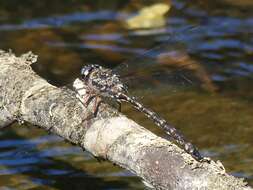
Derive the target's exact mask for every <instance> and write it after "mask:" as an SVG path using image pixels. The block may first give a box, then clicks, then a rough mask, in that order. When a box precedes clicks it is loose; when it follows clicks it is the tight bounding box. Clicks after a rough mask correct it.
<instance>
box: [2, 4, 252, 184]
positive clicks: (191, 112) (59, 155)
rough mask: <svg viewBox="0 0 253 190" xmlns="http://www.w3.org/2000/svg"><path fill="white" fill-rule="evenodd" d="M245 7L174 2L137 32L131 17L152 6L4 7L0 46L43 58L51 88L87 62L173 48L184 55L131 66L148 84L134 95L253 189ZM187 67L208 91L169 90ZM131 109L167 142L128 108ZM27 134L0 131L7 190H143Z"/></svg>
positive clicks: (47, 138)
mask: <svg viewBox="0 0 253 190" xmlns="http://www.w3.org/2000/svg"><path fill="white" fill-rule="evenodd" d="M155 2H156V1H155ZM161 2H162V3H168V1H161ZM13 3H14V4H15V10H14V9H13V8H12V9H11V7H13ZM243 3H244V2H241V1H240V3H239V6H238V1H237V2H236V3H235V2H234V1H232V0H226V1H219V2H218V1H205V2H203V1H197V0H196V1H191V2H190V1H179V0H174V1H172V4H168V5H169V6H171V8H170V10H169V12H168V13H167V14H166V15H165V17H164V18H165V22H163V23H164V25H160V26H159V27H157V28H149V29H146V28H143V27H137V28H135V29H133V28H132V29H129V28H128V27H127V25H126V21H127V19H128V18H131V17H134V16H136V15H137V16H138V12H139V10H141V9H142V8H144V7H149V6H150V5H152V3H151V4H148V3H147V2H146V3H143V2H142V3H141V2H136V1H129V2H121V1H118V2H117V1H114V2H112V1H99V0H98V1H86V2H85V3H84V2H83V1H75V2H71V3H69V2H62V1H54V2H51V1H50V3H49V1H47V0H46V1H43V2H40V3H38V2H37V1H32V2H31V1H26V0H25V1H22V3H20V2H19V1H18V2H17V1H5V2H1V6H0V36H1V42H0V48H3V49H9V48H11V49H13V50H14V51H15V52H16V53H24V52H25V51H30V50H32V51H33V52H35V53H36V54H38V55H39V62H38V63H37V64H35V65H33V67H34V69H35V70H36V71H37V72H38V73H39V74H40V75H41V76H43V77H44V78H46V79H47V80H48V81H49V82H51V83H53V84H57V85H63V84H67V83H69V82H71V81H73V79H74V78H75V77H77V76H78V74H79V70H80V68H81V66H82V65H83V64H84V63H87V62H89V63H99V64H102V65H105V66H108V67H115V66H118V65H120V64H121V63H122V62H124V61H125V60H128V59H131V58H132V57H135V56H137V57H138V56H140V55H142V54H143V53H144V52H145V51H146V50H147V49H149V48H152V47H153V46H155V45H157V44H161V43H163V44H165V46H162V48H164V49H162V50H163V52H165V51H167V50H170V52H172V50H174V52H177V54H175V55H180V56H175V55H174V56H160V57H157V54H158V52H159V51H160V50H159V51H157V52H155V53H154V52H153V54H147V55H146V56H144V57H146V58H147V59H150V58H151V59H152V60H153V61H141V58H140V59H139V58H138V59H134V60H133V61H132V62H131V65H129V67H130V74H129V73H128V76H130V77H132V78H133V79H134V80H135V84H145V85H143V86H141V85H139V86H138V87H137V85H136V87H135V88H134V91H135V93H136V94H139V95H140V97H142V96H143V97H144V98H143V99H142V101H143V102H144V103H145V104H146V105H148V106H149V107H152V108H153V109H154V110H156V111H158V112H159V113H161V115H163V116H164V117H165V118H166V119H168V120H169V121H170V122H171V123H173V124H174V125H175V126H176V127H177V128H179V129H180V130H181V131H183V133H184V134H185V135H186V136H187V137H188V138H189V139H191V140H192V141H193V142H194V144H196V145H197V146H198V147H200V149H201V152H202V153H203V154H204V155H206V156H210V157H212V158H214V159H220V160H221V161H222V163H224V165H225V167H226V170H227V171H229V172H230V173H232V174H233V175H235V176H239V177H246V178H247V180H248V181H249V182H250V183H251V184H252V175H253V168H252V167H251V165H252V163H253V161H252V153H253V152H252V150H251V149H250V148H249V147H252V145H253V142H252V140H251V139H252V137H251V136H252V135H251V134H252V132H253V131H252V130H253V129H252V123H253V121H252V115H253V112H252V109H251V108H252V106H251V104H252V101H253V91H252V73H253V66H252V55H253V53H252V52H253V38H252V34H253V17H252V7H250V6H249V5H248V3H247V1H245V5H247V6H245V5H244V6H243ZM49 5H50V6H49ZM191 26H194V27H193V28H192V29H189V30H187V28H191ZM175 42H176V43H178V42H179V44H180V46H181V47H183V49H184V50H183V51H181V50H180V51H179V49H178V46H175V44H176V43H175ZM166 48H167V49H166ZM160 53H161V52H160ZM163 55H165V54H163ZM147 59H146V60H147ZM180 60H183V61H180ZM186 62H188V63H193V62H194V64H189V65H190V66H188V68H187V67H186V68H187V69H186V70H187V71H188V72H189V73H191V74H192V73H193V76H194V77H195V78H197V81H200V83H202V84H203V83H204V84H205V85H204V86H206V88H204V87H203V86H202V87H201V88H196V89H191V90H189V89H187V90H186V89H184V88H181V89H180V88H177V90H172V89H171V86H169V85H168V83H169V82H171V78H169V75H168V73H169V69H171V67H174V68H175V69H177V68H179V67H182V63H183V64H185V63H186ZM131 68H135V69H132V70H131ZM168 68H169V69H168ZM136 70H139V72H137V71H136ZM157 73H158V74H157ZM170 76H171V75H170ZM148 84H149V85H148ZM179 89H180V90H179ZM151 94H152V95H151ZM123 111H124V113H126V114H128V115H129V117H132V118H133V119H134V120H136V121H138V122H139V123H141V124H143V125H144V126H147V127H148V128H149V129H150V130H152V131H153V132H155V133H158V134H159V135H163V133H162V132H161V131H159V130H157V129H156V127H154V125H153V124H152V123H151V122H149V121H147V120H146V118H145V116H143V115H142V114H139V113H138V112H135V111H134V110H132V108H130V107H129V106H128V105H124V106H123ZM24 130H26V127H22V128H19V127H15V128H13V129H7V130H5V131H1V132H0V136H1V141H0V177H1V181H0V187H1V188H2V187H3V188H8V189H20V188H19V187H20V185H24V184H25V186H24V189H29V188H44V189H54V188H59V189H70V188H74V189H83V188H85V189H143V185H142V183H141V182H140V180H139V179H138V178H136V177H135V176H133V175H132V174H129V173H128V172H126V171H124V170H122V169H120V168H117V167H115V166H112V165H111V163H107V162H106V163H102V164H101V163H99V162H97V160H95V159H93V158H92V156H91V155H89V154H88V153H83V152H82V151H81V150H80V149H79V148H77V147H74V146H71V145H68V144H66V143H64V142H63V141H62V140H61V139H60V138H57V137H55V136H52V135H45V132H44V131H40V130H37V129H35V128H34V127H32V129H30V130H29V132H27V131H26V132H24Z"/></svg>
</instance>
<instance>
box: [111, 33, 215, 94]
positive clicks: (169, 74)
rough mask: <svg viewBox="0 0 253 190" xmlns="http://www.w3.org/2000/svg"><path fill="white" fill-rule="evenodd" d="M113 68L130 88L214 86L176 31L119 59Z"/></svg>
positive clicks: (207, 88) (210, 88)
mask: <svg viewBox="0 0 253 190" xmlns="http://www.w3.org/2000/svg"><path fill="white" fill-rule="evenodd" d="M184 35H185V34H184ZM186 35H187V34H186ZM114 71H115V72H116V73H117V74H119V75H120V76H121V77H122V78H123V80H124V82H126V83H127V85H128V86H129V87H130V89H140V88H145V89H147V88H149V89H156V88H158V87H163V88H170V89H171V90H172V91H177V90H178V89H182V88H183V89H184V88H191V87H199V88H204V89H206V90H208V91H215V90H216V87H215V85H214V84H213V83H212V81H211V79H210V76H209V75H208V73H207V72H206V70H205V69H204V67H203V66H202V65H201V64H200V63H199V62H197V61H196V60H194V59H193V58H191V54H190V51H189V50H187V48H186V47H185V45H184V44H183V43H182V41H181V40H180V36H178V35H177V36H175V37H174V36H173V35H172V36H170V37H169V39H166V40H165V41H164V42H163V43H162V44H161V45H158V46H156V47H154V48H152V49H151V50H147V51H146V52H145V53H144V54H143V55H141V56H138V57H136V58H133V59H131V60H129V61H127V62H123V63H122V64H121V65H120V66H118V67H116V68H115V69H114Z"/></svg>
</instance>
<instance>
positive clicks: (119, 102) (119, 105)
mask: <svg viewBox="0 0 253 190" xmlns="http://www.w3.org/2000/svg"><path fill="white" fill-rule="evenodd" d="M117 104H118V111H119V112H121V101H119V100H117Z"/></svg>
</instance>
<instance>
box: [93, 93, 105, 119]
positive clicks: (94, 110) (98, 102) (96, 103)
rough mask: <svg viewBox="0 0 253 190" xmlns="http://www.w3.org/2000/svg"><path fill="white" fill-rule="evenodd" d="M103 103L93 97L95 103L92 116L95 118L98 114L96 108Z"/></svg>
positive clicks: (97, 97)
mask: <svg viewBox="0 0 253 190" xmlns="http://www.w3.org/2000/svg"><path fill="white" fill-rule="evenodd" d="M102 102H103V100H102V99H101V98H100V97H99V96H96V97H95V102H94V106H93V113H94V116H95V117H96V115H97V112H98V108H99V106H100V104H101V103H102Z"/></svg>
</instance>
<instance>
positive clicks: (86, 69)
mask: <svg viewBox="0 0 253 190" xmlns="http://www.w3.org/2000/svg"><path fill="white" fill-rule="evenodd" d="M100 67H101V66H99V65H86V66H84V67H83V68H82V70H81V75H82V77H83V78H87V77H88V76H89V75H90V73H91V72H92V71H93V70H94V69H98V68H100Z"/></svg>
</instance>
